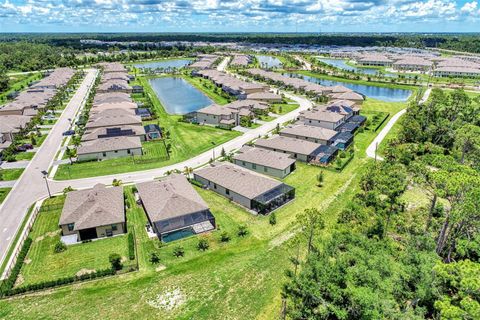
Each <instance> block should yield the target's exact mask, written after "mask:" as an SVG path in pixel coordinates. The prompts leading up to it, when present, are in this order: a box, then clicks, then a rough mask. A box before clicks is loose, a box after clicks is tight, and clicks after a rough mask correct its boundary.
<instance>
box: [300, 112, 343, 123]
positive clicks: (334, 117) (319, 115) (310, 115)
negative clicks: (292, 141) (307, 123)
mask: <svg viewBox="0 0 480 320" xmlns="http://www.w3.org/2000/svg"><path fill="white" fill-rule="evenodd" d="M300 116H301V117H305V118H306V119H311V120H319V121H325V122H334V123H336V122H338V121H340V120H342V119H343V118H344V116H343V115H341V114H338V113H336V112H330V111H325V110H324V109H312V110H307V111H302V112H300Z"/></svg>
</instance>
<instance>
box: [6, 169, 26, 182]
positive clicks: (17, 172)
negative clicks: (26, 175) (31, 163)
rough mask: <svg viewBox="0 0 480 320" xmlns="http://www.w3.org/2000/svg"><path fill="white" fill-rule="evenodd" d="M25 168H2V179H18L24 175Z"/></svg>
mask: <svg viewBox="0 0 480 320" xmlns="http://www.w3.org/2000/svg"><path fill="white" fill-rule="evenodd" d="M24 170H25V169H24V168H20V169H2V170H1V178H0V180H1V181H10V180H17V179H18V178H20V176H21V175H22V173H23V171H24Z"/></svg>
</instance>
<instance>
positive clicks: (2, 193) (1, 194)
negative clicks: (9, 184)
mask: <svg viewBox="0 0 480 320" xmlns="http://www.w3.org/2000/svg"><path fill="white" fill-rule="evenodd" d="M10 190H12V188H0V203H2V202H3V200H5V198H6V197H7V196H8V194H9V193H10Z"/></svg>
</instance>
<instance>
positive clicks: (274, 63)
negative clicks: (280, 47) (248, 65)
mask: <svg viewBox="0 0 480 320" xmlns="http://www.w3.org/2000/svg"><path fill="white" fill-rule="evenodd" d="M256 57H257V59H258V62H260V66H266V67H267V68H279V67H281V66H282V62H281V61H280V60H278V58H275V57H272V56H262V55H258V56H256Z"/></svg>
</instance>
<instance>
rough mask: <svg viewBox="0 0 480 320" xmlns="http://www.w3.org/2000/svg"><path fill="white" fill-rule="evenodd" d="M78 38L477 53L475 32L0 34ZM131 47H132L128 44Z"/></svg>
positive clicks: (56, 42) (66, 43)
mask: <svg viewBox="0 0 480 320" xmlns="http://www.w3.org/2000/svg"><path fill="white" fill-rule="evenodd" d="M81 39H95V40H103V41H138V42H140V43H139V44H138V45H136V46H135V48H137V49H138V48H146V47H148V46H147V45H146V44H145V43H142V42H159V41H210V42H244V43H266V44H273V43H276V44H305V45H338V46H344V45H348V46H362V47H366V46H398V47H400V46H403V47H417V48H423V47H435V48H442V49H449V50H458V51H466V52H474V53H480V36H479V34H468V33H467V34H415V33H406V34H401V33H390V34H389V33H382V34H380V33H379V34H372V33H358V34H344V33H335V34H334V33H322V34H313V33H108V34H102V33H88V34H81V33H77V34H0V41H6V42H11V41H28V42H34V43H44V44H50V45H53V46H62V47H68V48H75V49H85V48H86V47H95V46H94V45H89V46H85V45H82V44H81V43H80V41H79V40H81ZM132 48H133V47H132Z"/></svg>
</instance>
